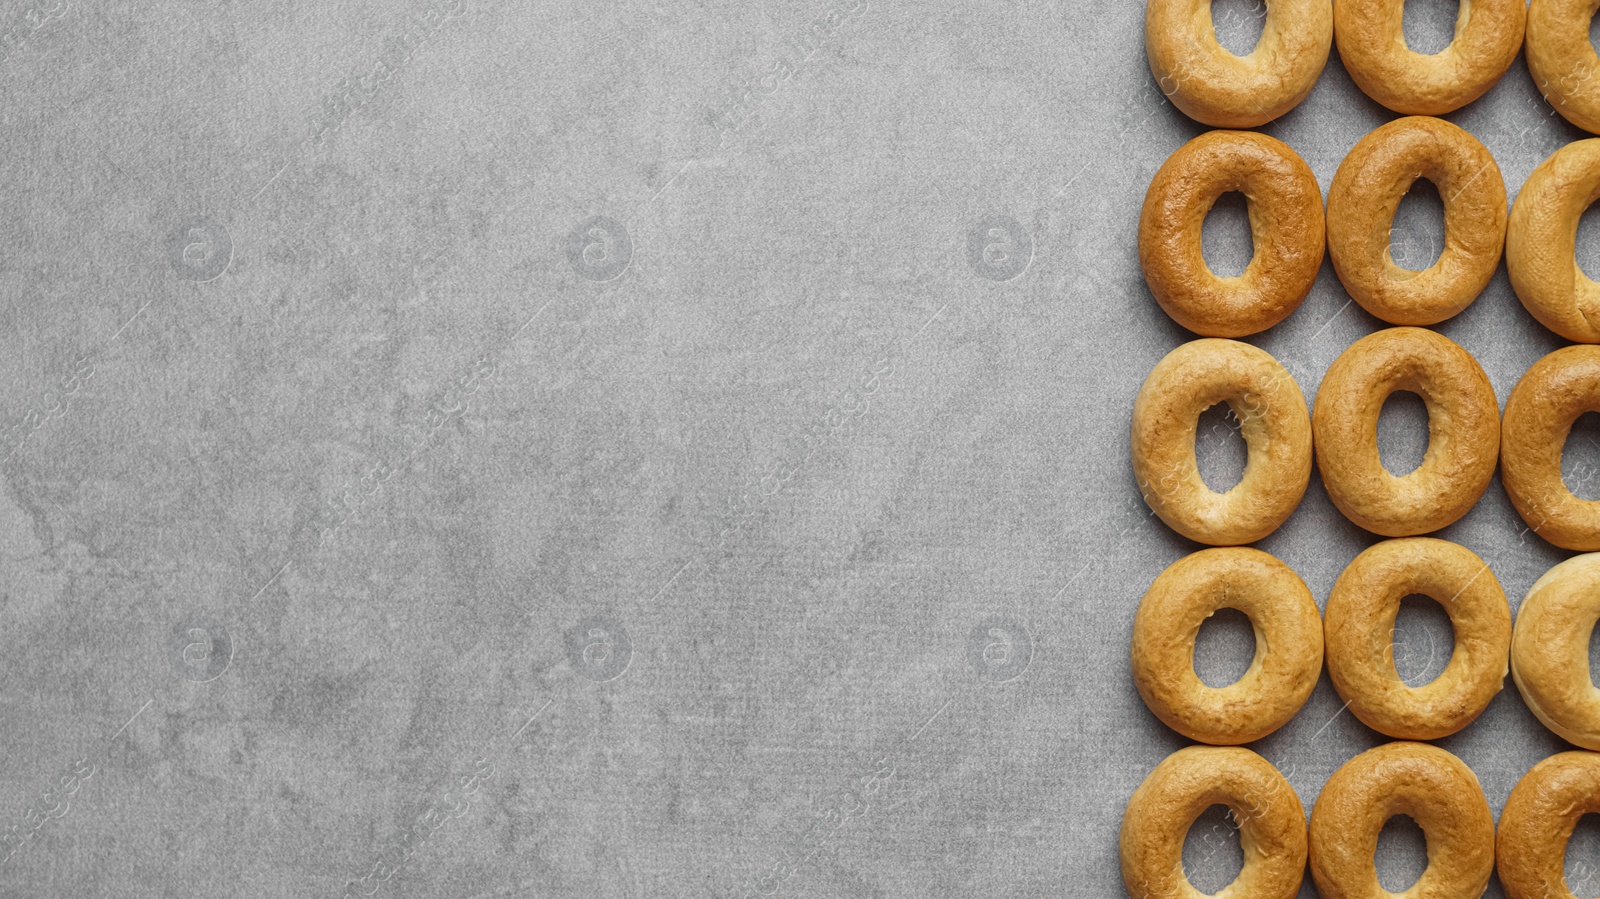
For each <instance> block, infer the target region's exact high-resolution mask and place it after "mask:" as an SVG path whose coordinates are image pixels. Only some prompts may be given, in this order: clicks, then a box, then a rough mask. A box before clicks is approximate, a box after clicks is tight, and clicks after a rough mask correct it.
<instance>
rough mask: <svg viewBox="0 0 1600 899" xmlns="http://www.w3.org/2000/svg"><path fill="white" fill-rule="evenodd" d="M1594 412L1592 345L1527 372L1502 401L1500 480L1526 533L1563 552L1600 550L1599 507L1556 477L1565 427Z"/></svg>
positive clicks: (1596, 391)
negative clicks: (1526, 527) (1524, 524)
mask: <svg viewBox="0 0 1600 899" xmlns="http://www.w3.org/2000/svg"><path fill="white" fill-rule="evenodd" d="M1585 412H1600V347H1594V346H1569V347H1565V348H1563V349H1559V350H1556V351H1555V352H1553V353H1551V354H1550V355H1548V356H1545V357H1544V358H1543V359H1540V360H1539V361H1538V362H1535V363H1533V366H1532V367H1531V368H1529V369H1528V373H1527V374H1525V375H1523V376H1522V380H1520V381H1518V382H1517V386H1516V387H1514V388H1512V390H1511V397H1510V398H1509V399H1507V400H1506V416H1505V422H1504V423H1503V425H1502V426H1501V429H1500V430H1501V435H1502V436H1501V444H1500V482H1501V483H1502V484H1504V485H1505V488H1506V495H1507V496H1509V497H1511V504H1512V505H1513V506H1515V507H1516V509H1517V514H1519V515H1521V516H1522V520H1523V521H1526V522H1527V523H1528V527H1529V528H1530V529H1531V530H1533V531H1534V532H1535V533H1537V534H1538V535H1539V536H1541V537H1543V538H1544V539H1546V540H1548V541H1550V542H1551V543H1554V544H1555V545H1556V546H1559V547H1562V548H1563V549H1576V550H1580V551H1583V552H1593V551H1595V550H1600V501H1594V500H1585V499H1579V498H1578V497H1576V496H1574V495H1573V493H1572V491H1571V490H1569V489H1567V485H1566V482H1565V481H1563V480H1562V479H1561V453H1562V451H1563V450H1564V449H1565V448H1566V445H1567V434H1568V433H1569V432H1570V431H1571V430H1572V423H1573V422H1575V421H1577V420H1578V416H1580V415H1582V414H1583V413H1585Z"/></svg>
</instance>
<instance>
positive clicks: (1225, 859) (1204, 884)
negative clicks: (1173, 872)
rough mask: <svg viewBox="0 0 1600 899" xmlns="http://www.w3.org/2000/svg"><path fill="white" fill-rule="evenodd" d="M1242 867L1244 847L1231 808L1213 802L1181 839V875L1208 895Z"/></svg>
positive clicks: (1222, 887) (1236, 875)
mask: <svg viewBox="0 0 1600 899" xmlns="http://www.w3.org/2000/svg"><path fill="white" fill-rule="evenodd" d="M1242 870H1244V848H1243V847H1242V846H1241V845H1240V844H1239V826H1238V824H1237V823H1236V822H1235V821H1234V816H1233V812H1232V810H1230V809H1229V808H1228V807H1227V806H1225V805H1213V806H1212V807H1210V808H1208V809H1206V810H1205V811H1203V812H1201V813H1200V817H1198V818H1196V819H1194V823H1193V824H1191V825H1189V835H1188V836H1187V837H1185V838H1184V840H1183V875H1184V876H1185V877H1187V878H1189V884H1190V885H1191V886H1193V887H1194V888H1195V889H1197V890H1199V891H1200V892H1202V893H1205V894H1207V895H1214V894H1216V893H1220V892H1221V891H1222V890H1224V889H1226V888H1227V886H1228V884H1230V883H1233V882H1234V880H1236V879H1238V877H1239V872H1240V871H1242Z"/></svg>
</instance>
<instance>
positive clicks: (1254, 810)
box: [1121, 746, 1306, 899]
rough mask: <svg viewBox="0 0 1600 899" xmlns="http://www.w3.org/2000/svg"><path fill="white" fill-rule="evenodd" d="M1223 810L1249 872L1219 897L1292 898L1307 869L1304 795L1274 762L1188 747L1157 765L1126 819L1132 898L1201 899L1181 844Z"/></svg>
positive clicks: (1233, 750) (1242, 752)
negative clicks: (1199, 823)
mask: <svg viewBox="0 0 1600 899" xmlns="http://www.w3.org/2000/svg"><path fill="white" fill-rule="evenodd" d="M1219 803H1220V804H1223V805H1226V806H1228V808H1229V809H1231V810H1232V811H1233V817H1234V820H1236V821H1237V822H1238V823H1239V842H1240V844H1241V845H1242V847H1243V848H1244V867H1243V868H1241V869H1240V870H1239V876H1238V878H1237V879H1235V880H1234V882H1233V883H1232V884H1231V885H1229V887H1228V888H1227V889H1226V890H1224V891H1223V892H1222V893H1220V894H1218V895H1220V896H1224V897H1226V899H1293V897H1294V896H1295V894H1296V893H1297V892H1298V891H1299V889H1300V878H1301V875H1302V873H1303V872H1304V870H1305V866H1306V819H1305V811H1304V807H1303V806H1301V805H1300V797H1298V796H1296V795H1295V792H1294V788H1293V787H1291V786H1289V782H1288V781H1287V780H1284V778H1283V775H1282V774H1279V773H1278V769H1276V768H1274V767H1272V763H1270V762H1268V761H1267V760H1266V759H1264V758H1262V757H1261V756H1259V755H1256V754H1255V753H1253V752H1251V751H1250V750H1248V749H1242V748H1240V747H1237V746H1225V747H1224V746H1190V747H1188V748H1186V749H1180V750H1178V751H1177V752H1174V753H1173V754H1172V755H1169V756H1167V758H1166V759H1165V760H1164V761H1162V762H1161V764H1159V765H1157V766H1156V768H1155V770H1154V771H1151V772H1150V776H1149V777H1146V778H1145V779H1144V783H1142V784H1140V785H1139V789H1137V790H1135V791H1134V792H1133V798H1132V799H1129V800H1128V810H1127V811H1126V812H1124V813H1123V816H1122V840H1121V842H1122V883H1123V885H1124V886H1126V887H1127V889H1128V895H1129V896H1132V897H1134V899H1198V897H1199V896H1201V895H1202V894H1201V893H1199V892H1198V891H1197V890H1195V888H1194V887H1193V886H1192V885H1191V884H1190V883H1189V879H1188V878H1187V877H1185V876H1184V873H1183V840H1184V837H1185V836H1186V835H1187V834H1188V832H1189V828H1190V827H1191V826H1192V825H1193V824H1194V822H1195V819H1196V818H1198V817H1200V813H1201V812H1204V811H1205V810H1206V809H1208V808H1210V807H1211V806H1213V805H1217V804H1219Z"/></svg>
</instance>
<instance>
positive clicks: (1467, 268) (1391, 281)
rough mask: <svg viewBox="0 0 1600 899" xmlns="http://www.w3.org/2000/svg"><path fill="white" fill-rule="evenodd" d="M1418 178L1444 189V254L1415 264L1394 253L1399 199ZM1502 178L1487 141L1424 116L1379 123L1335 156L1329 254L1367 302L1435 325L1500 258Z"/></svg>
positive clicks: (1402, 320) (1372, 308) (1387, 315)
mask: <svg viewBox="0 0 1600 899" xmlns="http://www.w3.org/2000/svg"><path fill="white" fill-rule="evenodd" d="M1418 178H1426V179H1428V180H1429V181H1432V182H1433V184H1434V186H1435V187H1437V188H1438V190H1439V195H1440V196H1441V197H1442V198H1444V239H1445V245H1444V249H1443V251H1441V252H1440V254H1439V259H1438V261H1437V262H1435V263H1434V264H1433V265H1432V266H1430V267H1429V268H1428V269H1426V270H1425V271H1420V272H1417V271H1411V270H1408V269H1404V268H1401V267H1400V266H1398V265H1396V264H1395V263H1394V259H1393V258H1391V256H1390V255H1389V244H1390V232H1391V231H1392V224H1393V222H1394V214H1395V210H1396V209H1398V208H1399V206H1400V200H1401V198H1402V197H1404V196H1405V195H1406V192H1407V191H1408V190H1410V189H1411V185H1412V184H1414V183H1415V182H1416V180H1417V179H1418ZM1505 236H1506V185H1505V181H1504V180H1502V179H1501V177H1500V167H1499V166H1497V165H1495V161H1494V157H1493V156H1491V155H1489V151H1488V150H1486V149H1484V147H1483V144H1481V143H1478V141H1477V139H1476V138H1474V137H1473V136H1472V135H1471V134H1468V133H1467V132H1466V131H1463V130H1462V129H1460V128H1458V127H1456V126H1455V125H1452V124H1450V123H1449V122H1446V121H1444V120H1443V119H1434V118H1428V117H1426V116H1410V117H1407V118H1403V119H1397V120H1395V121H1393V122H1390V123H1388V124H1387V125H1383V126H1381V127H1379V128H1377V129H1376V130H1374V131H1373V132H1372V133H1371V134H1368V135H1367V136H1366V137H1364V138H1362V139H1361V140H1360V141H1359V142H1357V144H1356V145H1355V147H1354V148H1353V149H1352V150H1351V151H1350V153H1349V154H1348V155H1346V156H1345V158H1344V161H1343V162H1342V163H1340V164H1339V171H1338V172H1337V173H1336V174H1335V175H1334V176H1333V185H1332V186H1331V187H1330V188H1329V189H1328V255H1329V256H1330V257H1332V259H1333V268H1334V271H1335V272H1337V273H1338V275H1339V280H1340V281H1341V282H1343V283H1344V286H1345V289H1346V290H1347V291H1349V292H1350V296H1351V297H1353V298H1354V299H1355V301H1356V302H1357V303H1360V304H1361V307H1362V308H1363V309H1365V310H1367V311H1368V312H1370V313H1372V314H1373V315H1375V316H1377V317H1378V318H1381V319H1383V320H1384V321H1386V322H1390V323H1391V324H1396V325H1431V324H1435V323H1437V322H1441V321H1444V320H1445V319H1447V318H1449V317H1451V316H1452V315H1455V314H1456V313H1458V312H1460V311H1461V310H1463V309H1465V308H1467V306H1469V305H1470V304H1471V303H1472V301H1473V300H1475V299H1477V297H1478V294H1479V293H1482V292H1483V289H1484V288H1485V287H1487V286H1488V284H1489V280H1490V279H1491V278H1493V277H1494V272H1495V269H1496V268H1497V267H1498V266H1499V265H1500V251H1501V248H1502V247H1503V246H1504V245H1505Z"/></svg>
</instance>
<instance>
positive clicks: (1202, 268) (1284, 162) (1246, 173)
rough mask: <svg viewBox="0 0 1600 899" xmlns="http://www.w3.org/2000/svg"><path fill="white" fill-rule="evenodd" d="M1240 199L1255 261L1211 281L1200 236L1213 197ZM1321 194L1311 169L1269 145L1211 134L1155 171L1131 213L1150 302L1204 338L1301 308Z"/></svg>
mask: <svg viewBox="0 0 1600 899" xmlns="http://www.w3.org/2000/svg"><path fill="white" fill-rule="evenodd" d="M1230 191H1238V192H1239V193H1242V194H1244V196H1245V198H1246V199H1247V200H1248V201H1249V208H1250V236H1251V239H1252V240H1253V241H1254V242H1255V255H1254V256H1252V257H1251V259H1250V264H1249V265H1248V266H1246V267H1245V270H1244V272H1243V273H1241V274H1239V275H1237V276H1235V277H1231V278H1222V277H1218V276H1217V275H1216V274H1215V273H1214V272H1212V271H1211V267H1210V266H1208V265H1207V264H1206V260H1205V256H1204V255H1203V254H1202V252H1201V247H1200V232H1201V226H1202V225H1203V224H1204V222H1205V219H1206V214H1207V213H1208V212H1210V211H1211V207H1212V205H1213V204H1215V203H1216V202H1217V198H1218V197H1220V196H1222V195H1223V194H1225V193H1228V192H1230ZM1323 224H1324V223H1323V215H1322V189H1321V188H1320V187H1318V186H1317V178H1316V176H1315V175H1314V174H1312V172H1311V167H1310V166H1308V165H1306V164H1305V161H1304V160H1302V159H1301V158H1300V157H1299V156H1298V155H1296V154H1295V152H1294V151H1293V150H1291V149H1289V147H1288V146H1287V145H1286V144H1284V143H1283V142H1282V141H1279V140H1277V139H1276V138H1271V137H1268V136H1266V135H1265V134H1255V133H1253V132H1249V131H1209V132H1206V133H1205V134H1202V135H1200V136H1199V137H1197V138H1195V139H1194V140H1191V141H1189V142H1188V143H1186V144H1184V145H1183V146H1182V147H1180V148H1178V151H1177V152H1176V153H1173V154H1172V156H1171V157H1169V158H1168V159H1167V161H1166V162H1165V163H1163V164H1162V166H1161V168H1160V170H1159V171H1157V172H1156V175H1155V178H1153V179H1152V180H1151V182H1150V189H1149V190H1147V191H1146V192H1145V195H1144V208H1143V210H1142V211H1141V212H1140V215H1139V264H1140V265H1141V266H1142V267H1143V269H1144V277H1145V281H1146V282H1147V283H1148V284H1149V285H1150V292H1151V293H1152V294H1154V295H1155V298H1156V302H1158V303H1160V304H1161V308H1162V309H1164V310H1166V312H1167V314H1168V315H1170V316H1172V318H1173V320H1174V321H1176V322H1177V323H1178V324H1180V325H1183V326H1184V327H1185V328H1188V329H1189V330H1191V331H1193V332H1195V333H1197V334H1203V335H1205V336H1207V337H1243V336H1244V335H1246V334H1254V333H1256V332H1258V331H1265V330H1266V329H1268V328H1270V327H1272V326H1273V325H1275V324H1277V323H1278V322H1280V321H1283V320H1284V319H1285V318H1286V317H1288V315H1289V314H1290V313H1291V312H1293V311H1294V310H1295V309H1297V308H1299V306H1300V303H1301V301H1303V300H1304V299H1305V298H1306V294H1308V293H1310V292H1311V285H1312V283H1313V282H1314V281H1316V279H1317V269H1318V268H1320V267H1321V266H1322V255H1323Z"/></svg>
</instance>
